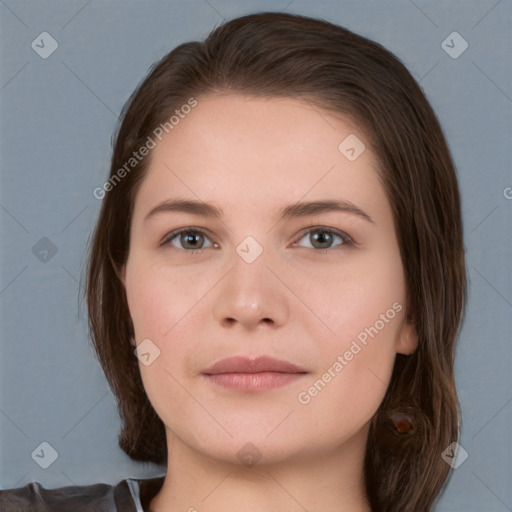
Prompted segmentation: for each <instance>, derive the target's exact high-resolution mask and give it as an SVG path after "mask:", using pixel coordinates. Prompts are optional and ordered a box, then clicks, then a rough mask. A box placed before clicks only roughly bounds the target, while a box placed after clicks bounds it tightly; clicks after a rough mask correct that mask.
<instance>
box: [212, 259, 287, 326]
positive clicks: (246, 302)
mask: <svg viewBox="0 0 512 512" xmlns="http://www.w3.org/2000/svg"><path fill="white" fill-rule="evenodd" d="M230 263H232V266H231V268H230V270H229V272H228V273H227V274H226V276H225V277H224V278H223V279H222V281H221V282H220V283H219V286H218V287H216V296H215V304H214V308H213V315H214V318H215V320H216V321H218V322H220V324H221V325H222V327H230V328H235V327H236V326H237V325H238V326H239V327H241V328H245V329H247V330H254V329H257V328H259V326H260V325H267V326H269V327H273V328H277V327H280V326H282V325H284V324H285V323H286V321H287V319H288V316H289V302H288V301H289V296H288V295H287V294H286V290H285V289H284V286H283V284H282V282H281V281H280V280H279V279H277V278H276V276H275V274H277V273H278V272H276V269H275V268H269V266H267V264H268V263H269V262H268V261H267V258H266V257H265V251H264V252H263V253H262V254H261V255H260V256H259V257H258V258H257V259H256V260H255V261H253V262H252V263H248V262H247V261H245V260H244V259H243V258H242V257H240V256H239V255H238V254H237V253H236V252H235V253H234V255H233V257H232V258H231V261H230ZM273 267H275V265H273Z"/></svg>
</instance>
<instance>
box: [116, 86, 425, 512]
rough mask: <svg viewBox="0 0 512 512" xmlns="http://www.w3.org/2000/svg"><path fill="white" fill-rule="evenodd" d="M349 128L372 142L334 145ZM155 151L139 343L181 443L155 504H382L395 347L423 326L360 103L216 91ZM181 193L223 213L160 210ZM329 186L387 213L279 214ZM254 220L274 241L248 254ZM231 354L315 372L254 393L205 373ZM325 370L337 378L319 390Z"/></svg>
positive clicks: (144, 221)
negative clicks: (377, 448)
mask: <svg viewBox="0 0 512 512" xmlns="http://www.w3.org/2000/svg"><path fill="white" fill-rule="evenodd" d="M349 134H355V135H356V136H357V137H358V138H359V139H360V140H361V141H363V142H364V143H365V145H366V149H365V151H363V153H362V154H361V155H360V156H359V157H358V158H357V159H356V160H355V161H349V160H348V159H347V158H346V157H345V155H344V154H342V153H341V152H340V151H339V150H338V145H339V144H340V142H341V141H343V140H344V139H345V138H346V137H347V136H348V135H349ZM150 157H151V163H150V168H149V171H148V174H147V176H146V177H145V178H144V181H143V182H142V184H141V187H140V189H139V190H138V192H137V195H136V199H135V204H134V212H133V219H132V225H131V242H130V244H131V245H130V252H129V256H128V260H127V263H126V266H125V268H124V273H123V281H124V284H125V286H126V292H127V299H128V305H129V309H130V314H131V317H132V321H133V324H134V329H135V340H134V343H135V344H137V345H138V344H139V343H141V342H142V341H143V340H145V339H150V340H151V342H152V343H154V345H155V346H156V347H158V349H159V350H160V355H159V357H157V358H156V359H155V360H154V361H153V362H152V363H151V364H150V365H148V366H146V365H144V364H142V363H140V371H141V375H142V379H143V383H144V386H145V389H146V392H147V394H148V397H149V399H150V401H151V403H152V404H153V406H154V408H155V410H156V412H157V413H158V415H159V416H160V418H161V419H162V420H163V422H164V424H165V426H166V433H167V444H168V471H167V474H166V478H165V482H164V485H163V488H162V490H161V491H160V492H159V493H158V494H157V495H156V497H155V498H154V499H153V500H152V502H151V510H152V511H155V512H156V511H163V510H165V511H186V510H189V511H191V512H192V511H193V510H197V511H199V512H208V511H214V510H215V511H219V510H223V511H228V510H229V511H230V510H246V511H247V512H256V511H259V512H262V511H274V512H275V511H276V510H280V511H300V510H304V509H305V510H309V511H313V510H322V511H324V512H328V511H332V512H334V511H336V512H344V511H347V512H348V511H350V512H363V511H365V512H367V511H369V510H370V508H369V505H368V503H367V500H366V497H365V492H364V480H363V459H364V453H365V449H366V442H367V434H368V426H369V422H370V420H371V418H372V416H373V415H374V414H375V412H376V410H377V408H378V407H379V405H380V403H381V401H382V399H383V397H384V394H385V391H386V388H387V385H388V383H389V381H390V377H391V371H392V368H393V363H394V359H395V355H396V353H403V354H410V353H412V352H413V351H414V350H415V348H416V346H417V339H416V335H415V329H414V326H413V325H412V324H410V323H409V322H407V321H406V315H405V312H406V303H405V300H406V287H405V280H404V274H403V267H402V262H401V258H400V253H399V247H398V243H397V238H396V233H395V229H394V223H393V217H392V212H391V207H390V204H389V201H388V199H387V197H386V194H385V192H384V189H383V187H382V184H381V182H380V181H379V178H378V174H377V169H378V164H377V160H376V156H375V154H374V153H373V151H372V150H371V148H370V143H369V141H368V140H367V137H366V136H365V134H364V133H362V131H361V130H360V129H359V128H358V127H357V126H356V125H355V124H353V123H352V122H350V121H349V120H348V119H345V118H341V117H339V116H334V115H333V114H331V113H329V112H327V111H323V110H320V109H318V108H316V107H315V108H312V106H311V105H309V104H308V103H306V102H303V101H300V100H296V99H291V98H258V99H254V98H248V97H244V96H242V95H235V94H225V95H217V96H211V95H210V96H206V97H201V98H198V105H197V106H196V107H195V108H194V109H193V110H192V111H191V112H190V113H189V114H188V115H187V116H186V117H185V118H184V119H183V120H181V121H180V123H179V124H178V125H177V126H175V127H174V129H173V130H172V131H171V132H169V133H168V134H167V135H165V137H164V138H163V139H162V141H161V142H160V143H159V144H158V145H157V147H156V148H155V149H153V150H152V151H151V155H150ZM177 197H180V198H185V199H191V200H200V201H203V202H207V203H212V204H214V205H216V206H217V207H218V208H221V209H222V210H223V216H222V218H220V219H219V218H216V217H203V216H201V215H197V214H191V213H185V212H177V211H165V212H159V213H155V214H153V215H150V216H149V217H147V215H148V213H149V212H150V211H151V210H152V209H153V208H155V206H157V205H159V204H160V203H162V202H164V201H167V200H169V199H174V198H177ZM326 199H333V200H345V201H350V202H351V203H353V204H354V205H356V206H357V207H358V208H360V209H361V210H363V211H364V212H366V214H367V215H369V216H370V217H371V219H372V220H373V222H370V221H368V220H367V219H365V218H363V217H361V216H358V215H355V214H352V213H350V212H346V211H341V212H340V211H326V212H322V213H317V214H312V215H308V216H306V217H294V218H286V219H282V220H280V221H278V219H277V216H278V213H279V212H280V211H281V209H282V208H284V207H285V206H287V205H289V204H291V203H294V202H297V201H313V200H326ZM184 227H188V228H196V229H198V228H201V229H203V230H204V231H205V232H206V234H205V235H204V238H201V236H200V234H199V235H198V237H197V238H196V239H194V240H193V241H192V242H194V241H195V242H196V244H195V245H196V246H197V247H198V248H199V249H200V250H196V251H194V252H192V249H191V248H190V245H188V246H187V240H188V239H186V238H185V239H183V237H180V235H177V236H175V237H174V238H171V237H172V234H171V235H170V236H168V235H169V234H170V233H172V232H173V231H175V230H177V229H179V228H184ZM322 228H323V229H322ZM325 228H330V229H331V230H333V231H334V232H335V233H334V235H333V237H332V240H331V242H329V239H328V240H327V242H325V241H324V242H323V245H322V243H321V244H320V245H319V244H318V242H315V239H314V235H315V233H317V234H318V232H320V236H321V235H322V233H323V234H324V236H325ZM315 230H316V231H315ZM337 232H341V233H344V234H346V235H347V236H348V237H350V239H352V240H353V241H354V243H353V244H350V243H343V239H342V238H340V237H339V235H338V234H337ZM192 235H194V233H192ZM196 235H197V234H196ZM166 236H167V242H168V243H167V244H166V245H160V244H161V242H162V240H163V239H165V238H166ZM247 236H251V237H253V238H254V239H255V240H256V241H257V242H258V244H259V245H260V246H261V247H262V248H263V252H262V253H261V254H260V255H259V257H257V258H256V259H255V260H254V261H253V262H252V263H248V262H247V261H245V260H244V259H243V258H242V257H241V256H240V255H239V253H237V251H236V249H237V246H238V245H239V244H240V243H241V242H242V241H243V240H244V239H245V238H246V237H247ZM315 243H316V245H315ZM317 247H320V248H322V247H324V248H325V250H321V249H319V248H317ZM251 251H254V245H253V246H250V247H249V253H250V252H251ZM251 254H254V252H252V253H251ZM393 304H395V306H396V304H399V305H400V306H401V310H400V311H395V313H396V315H394V318H393V319H389V318H388V317H386V318H388V322H384V327H383V328H381V329H379V330H378V334H377V335H375V336H374V337H373V338H368V342H367V345H366V346H363V345H361V343H359V345H360V346H361V347H362V348H361V350H360V351H359V352H358V353H357V354H356V355H354V356H353V357H352V358H351V360H350V361H348V360H347V359H346V358H344V359H343V360H344V361H345V362H346V363H347V364H346V365H343V368H342V370H341V371H338V372H336V371H335V370H333V364H334V363H335V362H336V361H337V360H338V361H339V359H338V356H340V355H341V356H343V354H345V353H346V351H347V350H349V349H350V346H351V343H352V342H353V341H354V340H355V339H356V337H357V335H358V334H359V333H361V332H363V331H364V330H365V328H369V327H370V326H374V325H376V321H378V320H379V318H382V317H381V315H382V314H385V313H386V311H387V310H389V309H390V308H392V305H393ZM379 325H380V324H379ZM232 355H244V356H247V357H251V356H260V355H270V356H272V357H275V358H278V359H284V360H286V361H290V362H292V363H294V364H297V365H299V366H301V367H302V368H304V369H305V370H306V371H307V373H306V374H304V375H302V376H300V377H299V378H298V379H296V380H294V381H293V382H290V383H288V384H286V385H285V386H282V387H278V388H276V389H271V390H267V391H258V392H243V391H238V390H230V389H225V388H223V387H221V386H219V385H217V384H214V383H213V384H212V383H211V382H210V381H208V380H207V379H206V378H205V377H204V375H202V372H204V370H205V369H206V368H207V367H209V366H210V365H212V364H213V363H215V362H216V361H219V360H221V359H223V358H225V357H228V356H232ZM329 368H331V379H330V381H329V382H328V383H326V384H325V386H324V387H323V388H321V390H320V391H317V393H316V395H314V396H311V394H308V389H310V388H311V386H312V385H313V384H314V383H315V381H318V379H321V378H322V375H325V373H326V372H327V371H328V369H329ZM338 368H339V367H338ZM333 373H334V375H335V376H334V377H333V376H332V374H333ZM324 378H325V379H327V377H324ZM300 393H302V395H301V396H302V397H303V398H304V397H305V396H309V398H310V400H309V402H308V403H301V401H299V399H298V396H299V394H300ZM303 402H304V400H303ZM247 443H252V445H249V447H247V446H246V445H247ZM244 446H246V448H245V451H246V452H247V451H249V452H250V454H252V455H253V456H254V460H255V459H256V458H258V457H260V458H259V460H257V463H256V464H255V465H250V464H247V459H242V458H240V456H238V455H237V453H238V452H239V450H241V449H242V448H243V447H244ZM242 453H244V452H242ZM244 460H245V463H244Z"/></svg>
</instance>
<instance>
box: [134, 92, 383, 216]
mask: <svg viewBox="0 0 512 512" xmlns="http://www.w3.org/2000/svg"><path fill="white" fill-rule="evenodd" d="M344 141H348V146H351V147H347V143H345V142H344ZM340 144H341V146H340ZM363 144H364V146H363ZM352 147H353V148H354V149H355V151H357V153H359V152H360V151H361V150H362V148H364V150H363V151H362V153H361V154H360V156H358V157H357V158H356V159H355V160H353V159H352V160H351V159H349V158H347V154H346V153H344V152H343V151H346V150H347V149H349V150H351V149H352ZM357 153H356V154H357ZM353 154H354V152H353V151H352V152H349V153H348V156H352V155H353ZM377 168H378V165H377V160H376V157H375V155H374V153H373V151H372V150H371V148H370V143H369V141H368V140H367V137H366V135H365V133H363V132H362V131H361V130H360V128H358V126H357V125H356V124H355V123H354V122H353V121H351V120H350V119H348V118H345V117H341V116H339V115H335V114H334V113H331V112H329V111H326V110H323V109H320V108H319V107H317V106H315V105H313V104H311V103H308V102H306V101H303V100H298V99H293V98H280V97H271V98H252V97H247V96H242V95H219V96H213V95H212V96H205V97H200V98H197V106H195V107H194V108H193V109H191V110H190V112H189V113H188V114H186V115H183V117H182V118H180V121H179V123H178V124H176V125H175V126H173V128H172V129H171V130H170V131H169V133H167V134H165V133H164V135H163V138H162V140H161V141H160V142H157V146H156V147H155V148H154V149H153V150H152V151H151V154H150V166H149V170H148V174H147V176H146V177H145V179H144V181H143V183H142V185H141V187H140V190H139V192H138V194H137V198H136V209H137V204H140V203H142V204H146V203H148V204H149V203H155V202H158V201H161V200H165V199H167V198H168V196H169V194H170V193H172V192H176V193H180V195H183V194H185V195H187V196H189V197H194V196H195V199H201V200H209V199H210V200H213V201H215V200H218V201H220V202H222V203H225V204H226V203H227V204H232V205H233V206H234V207H238V206H240V205H243V207H244V208H245V209H251V208H252V209H255V210H258V209H259V208H260V207H265V208H268V206H269V202H275V203H276V204H277V203H279V206H281V205H282V203H283V202H286V203H290V202H291V201H293V200H297V201H298V200H300V199H301V198H304V199H308V200H312V199H315V198H317V197H322V198H325V197H326V195H331V196H336V197H345V198H346V199H350V200H361V201H363V200H364V197H369V196H370V195H371V194H374V199H376V198H375V194H379V193H382V190H380V182H379V180H378V174H377ZM306 196H307V197H306ZM349 196H350V197H349Z"/></svg>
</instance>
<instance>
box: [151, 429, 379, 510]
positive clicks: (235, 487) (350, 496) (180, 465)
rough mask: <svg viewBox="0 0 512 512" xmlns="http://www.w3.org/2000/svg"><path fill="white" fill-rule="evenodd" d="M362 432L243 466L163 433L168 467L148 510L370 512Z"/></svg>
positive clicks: (364, 440) (364, 437) (364, 442)
mask: <svg viewBox="0 0 512 512" xmlns="http://www.w3.org/2000/svg"><path fill="white" fill-rule="evenodd" d="M366 434H367V432H366V431H365V432H361V434H360V435H359V434H358V436H356V437H357V438H352V439H351V442H350V444H349V445H347V444H343V445H342V446H341V447H339V449H338V450H335V451H332V450H330V451H329V453H324V454H321V455H318V454H317V455H303V456H301V457H298V456H297V457H294V458H289V459H287V460H285V461H282V462H280V463H275V464H272V465H263V464H260V463H257V464H256V465H254V466H252V467H246V466H244V465H243V464H236V463H233V462H226V461H223V460H218V459H213V458H210V457H206V456H205V454H204V453H199V452H197V451H196V450H194V449H192V448H191V447H190V446H188V445H186V444H184V443H182V442H181V441H180V440H178V439H176V438H175V437H173V435H172V434H171V433H169V432H168V433H167V437H168V446H169V447H170V448H171V449H169V450H168V451H169V456H168V466H167V467H168V471H167V474H166V477H165V480H164V484H163V486H162V488H161V490H160V492H159V493H158V494H157V495H156V496H155V497H154V498H153V500H152V501H151V504H150V512H163V511H164V510H165V511H166V512H178V511H188V512H212V511H219V510H222V511H229V510H244V511H246V512H267V511H268V512H275V511H276V510H281V511H301V510H308V511H313V510H322V512H370V507H369V505H368V501H367V499H366V495H365V488H364V478H363V462H364V450H365V447H366Z"/></svg>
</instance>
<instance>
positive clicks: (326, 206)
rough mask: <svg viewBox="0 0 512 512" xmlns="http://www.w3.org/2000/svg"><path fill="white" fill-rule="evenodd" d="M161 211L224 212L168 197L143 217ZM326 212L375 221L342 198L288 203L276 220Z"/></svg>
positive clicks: (215, 214)
mask: <svg viewBox="0 0 512 512" xmlns="http://www.w3.org/2000/svg"><path fill="white" fill-rule="evenodd" d="M163 212H183V213H190V214H193V215H200V216H202V217H216V218H218V219H221V218H222V216H223V215H224V212H223V211H222V209H221V208H218V207H216V206H214V205H213V204H210V203H205V202H203V201H195V200H190V199H179V198H176V199H170V200H167V201H164V202H162V203H160V204H158V205H157V206H155V207H154V208H153V209H152V210H151V211H150V212H149V213H148V214H147V215H146V217H145V218H144V221H147V220H148V219H149V218H151V217H153V216H154V215H156V214H157V213H163ZM326 212H344V213H348V214H351V215H356V216H358V217H360V218H362V219H364V220H366V221H368V222H372V223H375V221H374V220H373V219H372V218H371V217H370V215H368V214H367V213H366V212H365V211H364V210H362V209H361V208H359V207H358V206H356V205H355V204H354V203H352V202H350V201H347V200H344V199H341V200H340V199H336V200H332V199H328V200H318V201H307V202H298V203H294V204H290V205H288V206H286V207H285V208H283V209H282V210H281V212H280V214H279V217H278V220H284V219H290V218H294V217H307V216H308V215H317V214H319V213H326Z"/></svg>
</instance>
